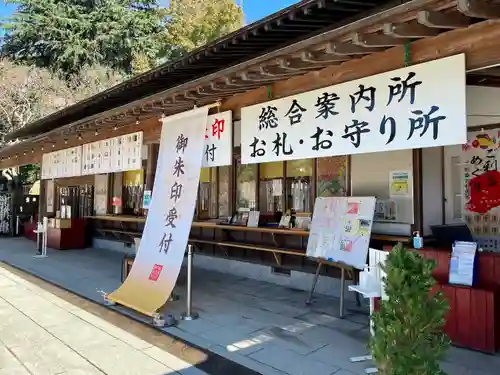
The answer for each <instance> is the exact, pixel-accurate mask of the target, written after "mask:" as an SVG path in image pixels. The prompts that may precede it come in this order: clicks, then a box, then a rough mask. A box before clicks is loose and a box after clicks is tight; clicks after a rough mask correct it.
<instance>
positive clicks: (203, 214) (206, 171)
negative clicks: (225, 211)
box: [198, 168, 219, 219]
mask: <svg viewBox="0 0 500 375" xmlns="http://www.w3.org/2000/svg"><path fill="white" fill-rule="evenodd" d="M198 207H199V211H198V216H199V217H200V219H207V218H216V217H217V216H218V212H219V207H218V203H217V168H201V172H200V189H199V196H198Z"/></svg>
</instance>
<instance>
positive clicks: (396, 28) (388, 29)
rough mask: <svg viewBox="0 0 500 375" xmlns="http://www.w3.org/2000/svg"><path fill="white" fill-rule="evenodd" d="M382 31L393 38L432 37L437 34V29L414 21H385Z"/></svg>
mask: <svg viewBox="0 0 500 375" xmlns="http://www.w3.org/2000/svg"><path fill="white" fill-rule="evenodd" d="M383 31H384V34H385V35H389V36H392V37H395V38H412V39H417V38H426V37H432V36H436V35H438V34H439V30H437V29H433V28H429V27H427V26H425V25H422V24H420V23H418V22H416V21H412V22H407V23H401V24H397V25H396V24H393V23H386V24H384V27H383Z"/></svg>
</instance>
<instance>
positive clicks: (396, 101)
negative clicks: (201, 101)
mask: <svg viewBox="0 0 500 375" xmlns="http://www.w3.org/2000/svg"><path fill="white" fill-rule="evenodd" d="M443 81H446V82H448V83H449V84H446V85H443V84H442V82H443ZM450 85H451V86H450ZM465 90H466V84H465V55H464V54H460V55H456V56H451V57H446V58H443V59H439V60H434V61H430V62H427V63H423V64H418V65H412V66H410V67H407V68H403V69H398V70H394V71H391V72H387V73H382V74H377V75H374V76H371V77H366V78H363V79H359V80H355V81H351V82H346V83H342V84H339V85H335V86H330V87H325V88H321V89H318V90H314V91H309V92H305V93H302V94H297V95H293V96H288V97H285V98H281V99H277V100H273V101H269V102H265V103H261V104H257V105H253V106H250V107H246V108H243V109H242V110H241V162H242V164H252V163H265V162H271V161H282V160H296V159H305V158H317V157H324V156H334V155H352V154H360V153H368V152H378V151H390V150H402V149H412V148H424V147H435V146H444V145H456V144H463V143H465V141H466V110H465Z"/></svg>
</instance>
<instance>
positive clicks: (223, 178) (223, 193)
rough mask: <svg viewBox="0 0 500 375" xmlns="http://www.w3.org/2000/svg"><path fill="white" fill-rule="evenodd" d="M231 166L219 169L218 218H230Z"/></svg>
mask: <svg viewBox="0 0 500 375" xmlns="http://www.w3.org/2000/svg"><path fill="white" fill-rule="evenodd" d="M231 171H232V169H231V166H229V165H228V166H225V167H219V202H218V203H219V217H228V216H231V204H230V202H231V198H232V197H231Z"/></svg>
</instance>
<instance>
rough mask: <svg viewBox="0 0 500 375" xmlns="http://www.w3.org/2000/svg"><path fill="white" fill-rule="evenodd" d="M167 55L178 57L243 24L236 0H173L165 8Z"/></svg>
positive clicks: (241, 12) (241, 13)
mask: <svg viewBox="0 0 500 375" xmlns="http://www.w3.org/2000/svg"><path fill="white" fill-rule="evenodd" d="M165 16H166V28H167V33H166V35H165V37H164V38H165V39H164V40H165V43H164V44H163V45H164V46H166V49H164V50H163V54H164V56H166V57H171V58H173V57H178V56H179V55H182V54H184V53H186V52H188V51H191V50H193V49H195V48H197V47H201V46H203V45H204V44H206V43H208V42H211V41H212V40H214V39H217V38H219V37H221V36H224V35H226V34H228V33H230V32H232V31H234V30H237V29H239V28H241V27H242V26H243V23H244V17H243V11H242V9H241V8H240V7H239V6H237V5H236V3H235V1H234V0H204V1H201V0H170V3H169V6H168V8H166V9H165Z"/></svg>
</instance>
